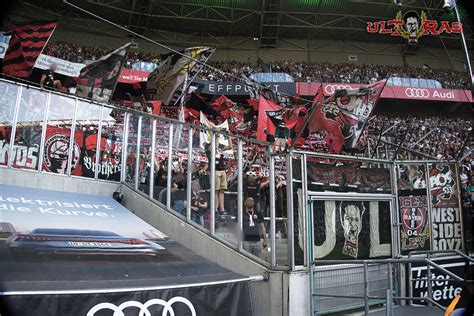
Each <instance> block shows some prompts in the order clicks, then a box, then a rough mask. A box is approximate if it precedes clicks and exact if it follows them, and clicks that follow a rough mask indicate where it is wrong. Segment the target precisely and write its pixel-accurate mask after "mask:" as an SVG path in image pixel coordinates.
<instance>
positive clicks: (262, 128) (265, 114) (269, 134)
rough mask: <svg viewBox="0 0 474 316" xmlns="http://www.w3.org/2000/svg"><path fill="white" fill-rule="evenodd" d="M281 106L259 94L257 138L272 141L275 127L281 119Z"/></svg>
mask: <svg viewBox="0 0 474 316" xmlns="http://www.w3.org/2000/svg"><path fill="white" fill-rule="evenodd" d="M282 114H283V108H282V107H281V106H279V105H278V104H276V103H273V102H271V101H268V100H266V99H265V98H264V97H262V96H260V99H259V107H258V125H257V139H259V140H263V141H268V142H271V143H273V141H274V135H275V128H276V127H277V125H278V123H276V121H279V120H281V115H282Z"/></svg>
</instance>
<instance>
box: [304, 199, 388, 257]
mask: <svg viewBox="0 0 474 316" xmlns="http://www.w3.org/2000/svg"><path fill="white" fill-rule="evenodd" d="M311 203H312V204H311V205H312V212H313V219H314V237H313V238H314V245H313V254H314V258H315V259H335V260H340V259H368V258H380V257H390V256H391V253H392V251H391V248H392V246H391V238H392V237H391V231H392V230H391V218H390V202H389V201H334V200H333V201H330V200H329V201H318V200H316V201H312V202H311ZM300 229H302V227H300Z"/></svg>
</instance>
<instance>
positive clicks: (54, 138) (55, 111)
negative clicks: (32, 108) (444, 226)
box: [43, 94, 83, 175]
mask: <svg viewBox="0 0 474 316" xmlns="http://www.w3.org/2000/svg"><path fill="white" fill-rule="evenodd" d="M75 103H76V100H75V99H72V98H67V97H63V96H59V95H55V94H52V95H51V102H50V105H49V110H48V127H47V129H46V138H45V143H44V156H43V171H47V172H54V173H60V174H66V173H67V169H68V166H67V163H68V151H69V145H70V138H71V126H72V119H73V116H74V106H75ZM82 143H83V138H82V137H81V135H80V134H78V135H75V137H74V147H73V151H72V155H73V156H72V160H71V163H72V166H71V167H72V168H71V174H73V175H80V174H81V168H80V167H79V168H78V166H79V162H80V153H81V146H80V145H79V144H82Z"/></svg>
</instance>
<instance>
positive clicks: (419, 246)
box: [398, 189, 431, 255]
mask: <svg viewBox="0 0 474 316" xmlns="http://www.w3.org/2000/svg"><path fill="white" fill-rule="evenodd" d="M427 199H428V198H427V196H426V189H414V190H398V207H399V210H400V223H401V231H400V244H401V247H400V250H401V253H402V255H407V254H408V253H409V252H410V251H414V250H430V237H431V229H430V217H429V216H430V213H429V211H428V200H427Z"/></svg>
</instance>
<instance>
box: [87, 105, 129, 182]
mask: <svg viewBox="0 0 474 316" xmlns="http://www.w3.org/2000/svg"><path fill="white" fill-rule="evenodd" d="M124 120H125V112H122V111H118V110H112V109H109V108H105V107H104V110H103V113H102V131H101V140H100V142H101V143H100V144H101V145H100V155H99V165H98V168H99V172H98V178H99V179H105V180H113V181H120V175H121V173H122V150H123V131H124ZM83 168H84V166H83Z"/></svg>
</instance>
